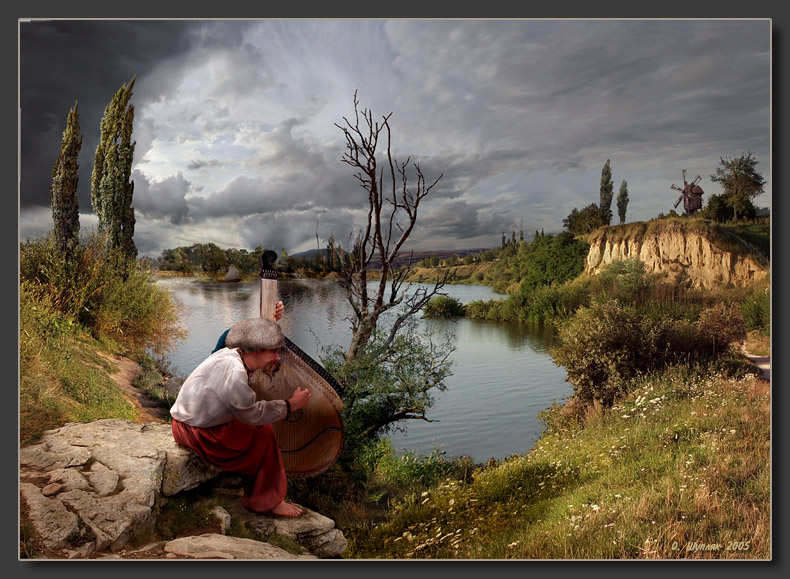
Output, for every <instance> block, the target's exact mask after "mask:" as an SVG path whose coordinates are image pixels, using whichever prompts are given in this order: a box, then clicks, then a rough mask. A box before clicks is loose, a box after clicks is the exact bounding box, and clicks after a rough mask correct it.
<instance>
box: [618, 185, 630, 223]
mask: <svg viewBox="0 0 790 579" xmlns="http://www.w3.org/2000/svg"><path fill="white" fill-rule="evenodd" d="M626 209H628V183H626V181H625V179H623V182H622V183H620V191H619V192H618V193H617V214H618V215H619V216H620V223H625V211H626Z"/></svg>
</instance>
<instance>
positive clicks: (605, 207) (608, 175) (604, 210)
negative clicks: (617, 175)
mask: <svg viewBox="0 0 790 579" xmlns="http://www.w3.org/2000/svg"><path fill="white" fill-rule="evenodd" d="M613 197H614V184H613V183H612V167H611V164H610V162H609V159H606V163H604V166H603V169H602V170H601V198H600V201H601V202H600V203H599V204H598V207H599V208H600V210H601V215H602V218H603V219H604V221H605V223H604V225H609V224H610V223H611V222H612V198H613Z"/></svg>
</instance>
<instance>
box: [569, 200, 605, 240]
mask: <svg viewBox="0 0 790 579" xmlns="http://www.w3.org/2000/svg"><path fill="white" fill-rule="evenodd" d="M562 224H563V226H564V227H565V228H566V229H567V230H568V232H569V233H572V234H573V235H584V234H585V233H590V232H592V231H595V230H596V229H598V228H599V227H602V226H604V225H608V224H609V220H608V219H607V214H606V212H604V211H601V208H600V207H598V206H597V205H596V204H595V203H590V204H589V205H588V206H587V207H585V208H583V209H582V210H581V211H579V210H578V209H576V208H575V207H574V208H573V211H571V212H570V214H568V216H567V217H566V218H565V219H563V220H562Z"/></svg>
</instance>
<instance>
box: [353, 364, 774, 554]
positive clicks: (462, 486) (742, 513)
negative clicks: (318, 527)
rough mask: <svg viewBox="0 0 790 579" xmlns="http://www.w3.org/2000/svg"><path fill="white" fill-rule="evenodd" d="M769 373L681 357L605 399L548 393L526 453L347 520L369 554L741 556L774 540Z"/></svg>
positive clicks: (358, 546)
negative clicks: (721, 372)
mask: <svg viewBox="0 0 790 579" xmlns="http://www.w3.org/2000/svg"><path fill="white" fill-rule="evenodd" d="M770 408H771V402H770V383H769V382H768V381H767V380H765V379H763V378H761V377H759V376H758V373H757V372H755V374H752V375H749V376H747V377H745V378H742V379H724V378H721V377H717V376H700V375H695V374H694V373H692V372H690V371H689V370H688V369H684V368H682V367H676V368H672V369H669V370H667V371H665V372H662V373H661V374H658V375H654V376H650V377H647V378H645V379H644V380H643V381H642V382H641V383H640V384H639V385H638V387H636V388H635V389H634V390H633V391H632V392H631V393H630V394H629V395H628V396H627V397H626V398H624V399H623V400H621V401H619V402H618V403H617V404H616V405H615V406H614V407H612V408H611V409H608V410H603V409H602V408H600V407H592V408H589V409H586V410H583V411H580V412H574V411H573V408H571V407H569V406H567V405H566V406H556V407H554V408H552V409H551V410H549V411H547V412H546V413H544V415H543V417H544V419H545V420H546V421H547V424H548V427H547V430H546V432H545V433H544V434H543V435H542V436H541V438H540V440H539V441H538V442H537V443H536V444H535V446H534V447H533V448H532V449H531V450H530V451H529V452H528V453H525V454H523V455H520V456H514V457H511V458H509V459H507V460H504V461H501V462H498V463H491V464H489V465H486V466H485V467H482V468H480V469H478V470H476V471H475V472H474V473H473V474H472V476H471V478H470V480H468V481H462V480H451V479H448V480H446V481H444V482H443V483H442V484H440V485H438V486H436V487H434V488H430V489H427V490H425V491H423V492H422V493H416V494H414V495H413V496H410V497H407V498H406V499H405V500H403V501H401V502H400V503H399V504H398V505H397V506H396V507H395V508H394V509H393V511H392V513H391V515H390V517H389V518H388V519H387V520H386V521H384V522H381V523H379V524H377V525H373V526H372V527H368V526H365V525H360V526H358V527H356V528H355V529H350V530H348V531H347V532H346V536H347V537H348V538H349V548H348V550H347V552H346V555H345V556H346V557H350V558H370V559H380V558H384V559H594V560H611V559H620V560H622V559H749V560H766V559H770V558H771V556H772V545H771V533H770V529H771V485H770V481H771V475H770V473H771V452H770V448H771V439H770Z"/></svg>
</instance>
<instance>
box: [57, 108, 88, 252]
mask: <svg viewBox="0 0 790 579" xmlns="http://www.w3.org/2000/svg"><path fill="white" fill-rule="evenodd" d="M79 133H80V115H79V112H78V111H77V103H76V102H75V103H74V108H72V109H70V110H69V115H68V118H67V119H66V130H65V131H63V140H62V142H61V145H60V154H59V155H58V158H57V159H56V161H55V164H54V166H53V167H52V187H51V188H50V199H51V204H52V220H53V221H54V223H55V226H54V235H55V242H56V243H57V246H58V248H59V249H60V251H62V252H63V253H64V254H65V255H66V259H68V258H69V256H70V255H71V252H72V251H73V250H74V248H75V247H76V246H77V244H78V243H79V236H80V209H79V203H78V201H77V182H78V180H79V178H78V176H77V169H78V167H79V166H78V164H77V157H78V156H79V153H80V149H81V148H82V136H81V135H80V134H79Z"/></svg>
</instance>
